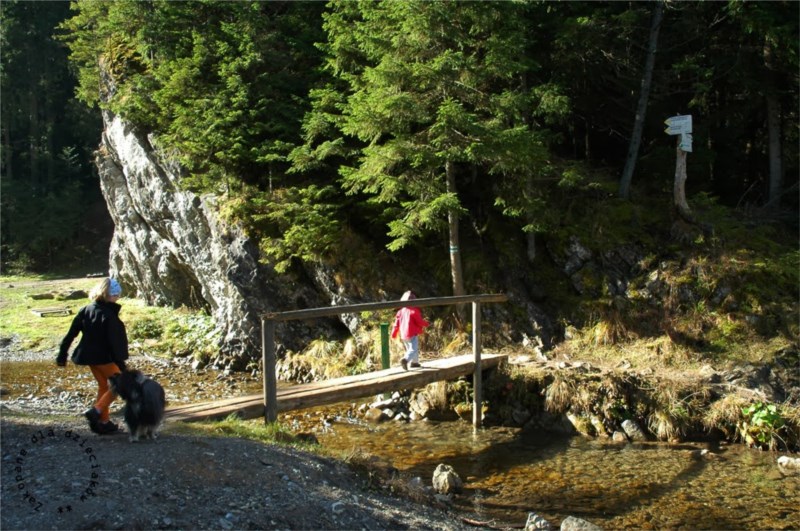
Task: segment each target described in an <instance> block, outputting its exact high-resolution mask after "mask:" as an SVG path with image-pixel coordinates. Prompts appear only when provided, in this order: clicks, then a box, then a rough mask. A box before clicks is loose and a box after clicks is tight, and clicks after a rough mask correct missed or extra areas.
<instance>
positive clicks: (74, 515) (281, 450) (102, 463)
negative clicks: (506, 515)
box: [0, 414, 475, 530]
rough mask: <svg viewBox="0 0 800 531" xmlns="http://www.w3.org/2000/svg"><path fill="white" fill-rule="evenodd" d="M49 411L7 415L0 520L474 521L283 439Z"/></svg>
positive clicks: (443, 524) (138, 523) (246, 525)
mask: <svg viewBox="0 0 800 531" xmlns="http://www.w3.org/2000/svg"><path fill="white" fill-rule="evenodd" d="M55 418H56V419H57V420H55V421H53V420H47V421H45V420H41V419H38V420H33V419H29V418H25V417H21V416H16V415H8V414H5V415H3V419H2V423H1V425H0V427H1V429H2V431H1V433H2V500H3V507H2V519H1V520H0V524H2V525H0V527H2V529H8V530H11V529H475V527H472V526H468V525H466V524H464V523H463V522H462V521H461V520H460V519H459V517H458V516H457V515H455V514H448V513H446V512H442V511H440V510H438V509H434V508H431V507H426V506H422V505H420V504H417V503H414V502H411V501H409V500H406V499H401V498H396V497H392V496H390V495H388V494H387V493H386V492H385V491H377V490H370V489H367V488H365V483H364V478H361V477H359V476H357V475H356V474H355V473H354V472H353V471H352V470H351V469H349V468H348V467H347V466H346V465H344V464H342V463H340V462H338V461H336V460H332V459H328V458H324V457H320V456H317V455H314V454H310V453H306V452H302V451H298V450H295V449H293V448H290V447H286V446H281V445H271V444H263V443H260V442H255V441H249V440H243V439H235V438H223V437H209V436H198V435H190V434H186V433H182V432H181V430H179V429H178V428H177V427H175V426H166V427H165V429H164V431H163V432H162V435H161V436H160V437H159V439H158V440H156V441H147V442H140V443H130V442H128V438H127V435H124V434H120V435H113V436H102V437H100V436H97V435H94V434H92V433H91V432H89V430H88V429H87V428H86V426H85V425H84V424H85V423H84V422H82V419H77V418H74V416H73V417H63V418H58V417H55Z"/></svg>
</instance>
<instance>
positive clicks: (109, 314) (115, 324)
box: [56, 301, 128, 370]
mask: <svg viewBox="0 0 800 531" xmlns="http://www.w3.org/2000/svg"><path fill="white" fill-rule="evenodd" d="M121 309H122V307H121V306H120V305H119V304H117V303H115V302H102V301H96V302H93V303H91V304H89V305H88V306H84V307H83V308H81V309H80V310H79V311H78V315H76V316H75V319H73V320H72V326H70V327H69V332H67V335H66V336H64V339H63V340H62V341H61V347H60V348H59V349H58V357H57V358H56V362H57V363H60V364H63V363H65V362H66V361H67V354H68V352H69V347H70V345H71V344H72V341H73V340H74V339H75V338H76V337H78V333H79V332H80V333H81V334H82V335H81V340H80V342H79V343H78V346H77V347H76V348H75V352H73V353H72V361H73V363H75V364H76V365H103V364H106V363H116V364H117V366H118V367H119V368H120V369H121V370H124V369H125V360H127V359H128V334H127V333H126V332H125V324H123V322H122V321H120V319H119V311H120V310H121Z"/></svg>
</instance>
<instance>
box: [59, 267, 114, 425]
mask: <svg viewBox="0 0 800 531" xmlns="http://www.w3.org/2000/svg"><path fill="white" fill-rule="evenodd" d="M120 295H122V287H121V286H120V285H119V282H117V281H116V280H115V279H113V278H106V279H103V281H102V282H100V284H98V285H97V287H95V288H94V289H93V290H92V293H91V295H90V297H91V298H92V299H93V300H94V302H92V303H91V304H89V305H88V306H84V307H83V308H81V309H80V310H79V311H78V315H76V316H75V319H73V320H72V326H70V327H69V331H68V332H67V335H66V336H64V339H63V340H62V341H61V347H60V348H59V351H58V357H57V358H56V363H57V364H58V365H59V366H60V367H64V366H66V364H67V354H68V352H69V347H70V345H71V344H72V341H73V340H74V339H75V338H76V337H77V336H78V333H81V334H82V335H81V340H80V342H78V346H77V347H76V348H75V351H74V352H73V353H72V362H73V363H75V365H88V366H89V369H90V370H91V371H92V374H93V375H94V377H95V379H96V380H97V402H95V404H94V407H91V408H89V409H88V410H86V411H85V412H84V413H83V415H84V416H85V417H86V419H87V420H88V421H89V428H90V429H91V430H92V431H93V432H95V433H98V434H100V435H105V434H108V433H114V432H116V431H117V430H119V426H117V425H116V424H114V423H113V422H111V420H110V418H109V414H108V409H109V406H110V405H111V403H112V402H113V401H114V399H115V398H116V394H114V392H113V391H112V390H111V389H110V388H109V385H108V379H109V378H111V377H112V376H114V375H115V374H119V373H120V372H121V371H124V370H125V360H127V359H128V335H127V333H126V331H125V324H124V323H123V322H122V321H120V319H119V311H120V309H121V308H122V307H121V306H120V305H119V304H117V300H118V299H119V298H120Z"/></svg>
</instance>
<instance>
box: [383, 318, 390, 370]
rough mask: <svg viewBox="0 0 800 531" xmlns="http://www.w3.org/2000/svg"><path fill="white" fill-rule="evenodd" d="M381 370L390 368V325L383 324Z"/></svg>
mask: <svg viewBox="0 0 800 531" xmlns="http://www.w3.org/2000/svg"><path fill="white" fill-rule="evenodd" d="M381 368H383V369H388V368H389V323H381Z"/></svg>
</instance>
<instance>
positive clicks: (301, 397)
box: [165, 354, 507, 421]
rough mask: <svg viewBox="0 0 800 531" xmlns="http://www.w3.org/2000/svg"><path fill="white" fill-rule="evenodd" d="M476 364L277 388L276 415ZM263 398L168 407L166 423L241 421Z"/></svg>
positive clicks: (485, 362) (446, 376)
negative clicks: (234, 417)
mask: <svg viewBox="0 0 800 531" xmlns="http://www.w3.org/2000/svg"><path fill="white" fill-rule="evenodd" d="M506 357H507V356H505V355H501V354H484V356H483V358H482V359H481V367H483V369H489V368H492V367H496V366H497V365H499V364H500V363H501V362H502V361H503V360H505V359H506ZM474 367H475V363H474V361H473V359H472V356H471V355H466V356H455V357H452V358H444V359H438V360H433V361H429V362H425V363H423V364H422V367H420V368H418V369H412V370H410V371H404V370H402V369H399V368H392V369H385V370H381V371H375V372H371V373H367V374H359V375H355V376H346V377H343V378H335V379H332V380H325V381H322V382H313V383H310V384H301V385H295V386H290V387H284V388H280V389H278V392H277V408H276V410H277V411H278V412H285V411H292V410H295V409H306V408H310V407H318V406H324V405H330V404H336V403H338V402H344V401H347V400H352V399H355V398H363V397H366V396H371V395H377V394H379V393H385V392H393V391H400V390H402V389H409V388H416V387H423V386H425V385H427V384H429V383H433V382H436V381H441V380H453V379H456V378H458V377H459V376H464V375H469V374H471V373H473V372H474ZM264 412H265V410H264V397H263V395H260V394H253V395H246V396H241V397H235V398H229V399H225V400H218V401H214V402H203V403H198V404H187V405H181V406H176V407H174V408H169V409H168V410H167V412H166V415H165V418H166V420H168V421H199V420H212V419H221V418H225V417H227V416H228V415H230V414H232V413H236V414H238V415H239V416H241V417H242V418H255V417H259V416H262V415H264Z"/></svg>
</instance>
